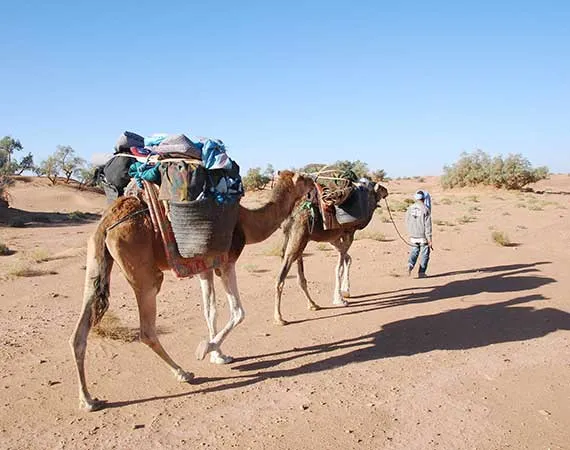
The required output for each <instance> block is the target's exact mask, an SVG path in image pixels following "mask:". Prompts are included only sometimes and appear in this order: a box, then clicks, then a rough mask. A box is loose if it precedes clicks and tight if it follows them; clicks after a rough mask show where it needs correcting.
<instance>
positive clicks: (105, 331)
mask: <svg viewBox="0 0 570 450" xmlns="http://www.w3.org/2000/svg"><path fill="white" fill-rule="evenodd" d="M93 333H95V334H96V335H97V336H100V337H102V338H108V339H112V340H114V341H121V342H134V341H136V340H137V339H138V337H139V330H138V329H135V328H129V327H126V326H124V325H122V324H121V319H119V318H118V317H117V316H116V315H115V314H113V313H112V312H111V311H107V313H106V314H105V315H104V316H103V319H102V320H101V322H99V323H98V324H97V325H96V326H95V327H93Z"/></svg>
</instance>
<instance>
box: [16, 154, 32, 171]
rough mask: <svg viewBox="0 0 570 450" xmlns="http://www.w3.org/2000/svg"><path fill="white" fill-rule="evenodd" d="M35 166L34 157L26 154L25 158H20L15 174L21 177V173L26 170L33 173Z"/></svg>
mask: <svg viewBox="0 0 570 450" xmlns="http://www.w3.org/2000/svg"><path fill="white" fill-rule="evenodd" d="M35 167H36V166H35V165H34V155H32V154H31V153H28V154H27V155H26V156H24V157H23V158H22V160H21V161H20V162H19V163H18V168H17V170H16V173H17V174H18V175H22V173H23V172H24V171H26V170H31V171H33V170H34V168H35Z"/></svg>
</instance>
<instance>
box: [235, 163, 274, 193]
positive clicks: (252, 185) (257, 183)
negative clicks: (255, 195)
mask: <svg viewBox="0 0 570 450" xmlns="http://www.w3.org/2000/svg"><path fill="white" fill-rule="evenodd" d="M270 181H271V178H269V177H268V176H265V175H263V174H262V173H261V168H259V167H253V168H251V169H249V170H248V171H247V173H246V175H245V176H244V177H243V179H242V182H243V187H244V188H245V190H246V191H256V190H260V189H263V188H264V187H265V186H266V185H267V183H269V182H270Z"/></svg>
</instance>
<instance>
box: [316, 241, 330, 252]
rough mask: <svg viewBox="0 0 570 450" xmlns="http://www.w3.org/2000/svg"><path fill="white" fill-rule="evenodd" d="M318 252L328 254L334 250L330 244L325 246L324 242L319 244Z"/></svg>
mask: <svg viewBox="0 0 570 450" xmlns="http://www.w3.org/2000/svg"><path fill="white" fill-rule="evenodd" d="M317 250H319V251H321V252H328V251H331V250H332V248H331V246H330V245H329V244H325V243H324V242H320V243H319V244H317Z"/></svg>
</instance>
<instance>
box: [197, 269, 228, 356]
mask: <svg viewBox="0 0 570 450" xmlns="http://www.w3.org/2000/svg"><path fill="white" fill-rule="evenodd" d="M199 277H200V287H201V288H202V299H203V308H204V317H205V318H206V324H207V325H208V333H209V336H210V341H211V340H213V339H214V337H215V336H216V334H217V324H216V322H217V321H216V319H217V314H216V313H217V311H216V293H215V290H214V273H213V271H211V270H208V271H206V272H203V273H201V274H200V275H199ZM231 361H232V358H231V357H229V356H225V355H223V354H222V353H221V352H220V351H219V350H213V351H212V352H211V353H210V362H212V363H214V364H227V363H229V362H231Z"/></svg>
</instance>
